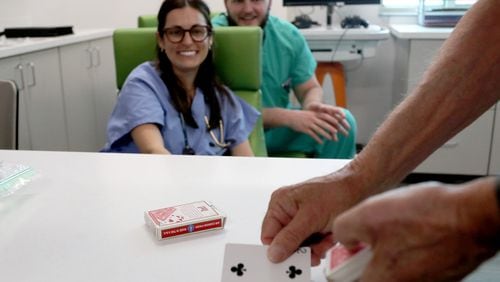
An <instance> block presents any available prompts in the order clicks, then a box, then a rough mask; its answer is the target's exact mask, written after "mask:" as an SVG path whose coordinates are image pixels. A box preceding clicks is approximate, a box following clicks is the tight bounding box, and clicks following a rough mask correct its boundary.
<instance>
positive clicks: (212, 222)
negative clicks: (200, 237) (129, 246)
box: [144, 201, 226, 240]
mask: <svg viewBox="0 0 500 282" xmlns="http://www.w3.org/2000/svg"><path fill="white" fill-rule="evenodd" d="M144 219H145V221H146V224H147V225H148V226H149V227H151V228H152V229H153V230H154V233H155V236H156V238H158V240H165V239H171V238H176V237H179V236H185V235H189V234H196V233H200V232H206V231H211V230H218V229H223V228H224V224H225V221H226V216H225V215H224V214H223V213H222V212H220V211H219V210H218V209H217V208H216V207H215V206H214V205H212V204H210V203H208V202H206V201H198V202H193V203H188V204H182V205H178V206H172V207H166V208H161V209H156V210H150V211H146V212H144Z"/></svg>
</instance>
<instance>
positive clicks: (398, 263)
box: [333, 182, 498, 281]
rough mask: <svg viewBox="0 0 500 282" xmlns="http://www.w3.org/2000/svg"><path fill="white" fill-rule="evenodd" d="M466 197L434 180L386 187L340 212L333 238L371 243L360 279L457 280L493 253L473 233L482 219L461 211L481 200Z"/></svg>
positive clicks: (350, 241) (352, 243)
mask: <svg viewBox="0 0 500 282" xmlns="http://www.w3.org/2000/svg"><path fill="white" fill-rule="evenodd" d="M460 197H461V198H460ZM467 197H468V198H470V196H467ZM467 197H464V195H463V193H462V195H461V194H460V192H459V190H458V189H457V188H456V187H454V189H453V188H452V187H450V186H445V185H443V184H441V183H437V182H428V183H424V184H421V185H414V186H412V187H411V188H402V189H397V190H395V191H391V192H387V193H384V194H381V195H379V196H375V197H372V198H370V199H368V200H366V201H364V202H362V203H361V204H359V205H358V206H356V207H354V208H353V209H351V210H349V211H347V212H345V213H344V214H342V215H340V216H339V217H338V218H337V219H336V220H335V223H334V229H333V232H334V234H335V239H337V240H338V241H339V242H341V243H343V244H344V245H346V246H347V247H354V246H355V245H357V244H358V242H365V243H367V244H369V245H371V247H372V251H373V258H372V260H371V262H370V263H369V265H368V267H367V268H366V270H365V272H364V273H363V276H362V279H361V281H459V280H460V279H461V278H463V277H464V276H465V275H466V274H467V273H469V272H470V271H472V270H473V269H474V268H476V267H477V266H478V265H479V264H480V263H481V262H482V261H483V260H484V259H486V258H488V257H489V256H491V255H493V254H494V251H492V250H491V249H490V250H488V248H487V246H485V245H487V244H486V243H485V240H482V239H480V238H478V237H477V236H476V235H475V232H479V231H478V230H479V229H481V228H482V227H479V228H478V227H477V226H474V225H478V224H479V225H484V222H481V220H477V218H476V219H472V218H470V216H469V215H466V213H465V212H464V209H471V208H472V209H479V206H477V207H474V206H472V207H471V205H476V204H478V205H481V203H480V202H481V201H479V203H475V202H467V201H469V199H466V200H464V198H467ZM497 224H498V223H497ZM474 229H475V230H474ZM483 239H484V238H483Z"/></svg>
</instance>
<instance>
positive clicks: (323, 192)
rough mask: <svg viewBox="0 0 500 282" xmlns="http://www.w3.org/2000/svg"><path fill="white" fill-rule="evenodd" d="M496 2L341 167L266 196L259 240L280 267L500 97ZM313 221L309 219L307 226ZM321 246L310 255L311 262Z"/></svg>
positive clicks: (468, 21) (474, 15) (484, 1)
mask: <svg viewBox="0 0 500 282" xmlns="http://www.w3.org/2000/svg"><path fill="white" fill-rule="evenodd" d="M498 19H500V1H497V0H480V1H479V2H478V3H476V4H475V5H474V6H473V7H472V8H471V10H470V11H469V12H467V14H466V15H465V16H464V17H463V18H462V20H461V21H460V22H459V23H458V25H457V26H456V28H455V30H454V32H453V33H452V34H451V35H450V38H449V39H448V40H447V41H446V42H445V43H444V45H443V47H442V48H441V51H440V53H439V55H438V56H437V58H436V60H435V62H434V64H433V65H432V66H431V67H430V68H429V70H428V71H427V72H426V74H425V75H424V78H423V80H422V82H421V84H420V85H419V87H417V88H416V90H415V91H414V92H413V93H412V94H410V95H409V97H407V98H406V99H405V100H404V101H403V103H401V104H400V105H399V106H398V107H397V108H396V109H395V110H394V111H393V113H392V114H391V115H390V116H389V117H388V119H387V120H386V121H385V122H384V123H383V124H382V125H381V127H380V128H379V129H378V130H377V132H376V133H375V134H374V136H373V138H372V139H371V140H370V142H369V143H368V145H367V146H366V147H365V148H364V149H363V150H362V151H361V153H360V154H359V155H358V156H357V157H356V158H355V159H354V160H353V161H352V162H350V163H349V164H348V165H347V166H346V167H344V168H343V169H341V170H340V171H338V172H334V173H332V174H330V175H327V176H323V177H318V178H315V179H312V180H310V181H306V182H303V183H299V184H296V185H292V186H289V187H284V188H281V189H279V190H277V191H275V192H274V193H273V195H272V197H271V201H270V203H269V208H268V211H267V213H266V216H265V218H264V222H263V224H262V232H261V240H262V242H264V243H265V244H271V246H270V248H269V250H268V255H269V258H270V259H271V260H272V261H276V262H277V261H282V260H284V259H285V258H286V257H288V256H289V255H290V254H291V253H292V252H293V251H294V250H295V249H296V248H297V247H298V246H299V245H300V243H301V242H302V241H303V240H304V239H305V238H307V237H308V236H309V235H311V234H312V233H314V232H325V231H328V230H329V228H331V224H332V222H333V220H334V219H335V217H336V216H337V215H339V214H340V213H341V212H343V211H344V210H346V209H348V208H349V207H351V206H353V205H355V204H356V203H358V202H359V201H360V200H362V199H364V198H366V197H368V196H370V195H373V194H376V193H379V192H382V191H385V190H387V189H389V188H392V187H394V186H395V185H396V184H397V183H399V181H401V179H402V178H403V177H404V176H405V175H406V174H408V173H409V172H410V171H411V170H412V169H414V168H415V167H416V166H417V165H418V164H419V163H420V162H422V161H423V160H424V159H425V158H426V157H427V156H429V154H431V153H432V152H433V151H434V150H435V149H437V148H438V147H439V146H440V145H442V144H443V143H444V142H445V141H446V140H447V139H449V138H451V137H452V136H453V135H455V134H456V133H457V132H459V131H460V130H461V129H463V128H464V127H466V126H467V125H468V124H470V123H471V122H472V121H473V120H474V119H476V118H477V117H478V116H479V115H481V113H483V112H484V111H486V110H487V109H488V108H489V107H491V106H492V105H494V104H495V102H497V101H498V99H499V97H500V79H498V78H499V77H500V52H499V51H498V50H500V24H499V22H498ZM311 218H315V220H311ZM324 250H325V249H324V248H321V249H320V250H317V251H315V250H314V248H313V255H314V256H313V261H315V262H316V263H319V258H320V257H321V255H322V252H323V251H324Z"/></svg>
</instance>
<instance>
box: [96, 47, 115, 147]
mask: <svg viewBox="0 0 500 282" xmlns="http://www.w3.org/2000/svg"><path fill="white" fill-rule="evenodd" d="M91 44H92V46H93V47H94V48H95V50H96V52H97V54H98V56H99V58H98V61H97V63H95V64H94V65H95V67H94V72H93V73H92V74H93V76H94V77H93V81H94V95H95V101H96V120H97V131H96V137H97V144H98V145H99V148H102V147H103V146H104V144H105V142H106V128H107V125H108V119H109V116H110V115H111V112H112V111H113V108H114V106H115V103H116V97H117V88H116V70H115V56H114V51H113V41H112V39H111V37H108V38H103V39H98V40H94V41H92V43H91ZM94 58H95V57H94Z"/></svg>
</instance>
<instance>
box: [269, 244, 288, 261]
mask: <svg viewBox="0 0 500 282" xmlns="http://www.w3.org/2000/svg"><path fill="white" fill-rule="evenodd" d="M285 256H286V253H285V250H284V249H283V247H281V246H271V247H269V249H268V250H267V258H269V260H270V261H272V262H275V263H276V262H281V261H282V260H283V259H284V257H285Z"/></svg>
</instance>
